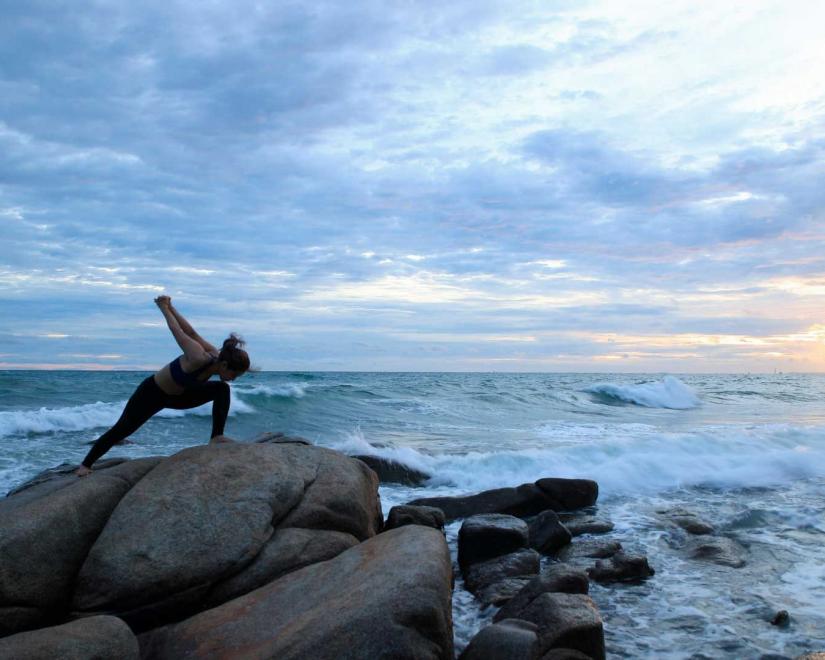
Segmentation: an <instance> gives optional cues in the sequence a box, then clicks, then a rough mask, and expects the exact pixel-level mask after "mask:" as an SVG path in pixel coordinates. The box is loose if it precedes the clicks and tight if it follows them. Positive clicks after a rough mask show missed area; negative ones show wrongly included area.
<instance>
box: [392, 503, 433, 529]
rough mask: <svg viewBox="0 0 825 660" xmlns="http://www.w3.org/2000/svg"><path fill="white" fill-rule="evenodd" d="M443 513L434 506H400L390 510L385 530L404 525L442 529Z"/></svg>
mask: <svg viewBox="0 0 825 660" xmlns="http://www.w3.org/2000/svg"><path fill="white" fill-rule="evenodd" d="M444 523H445V519H444V512H443V511H442V510H441V509H437V508H435V507H434V506H410V505H405V504H402V505H400V506H394V507H393V508H392V509H390V513H389V515H388V516H387V522H386V523H385V524H384V529H385V530H387V531H388V530H391V529H395V528H396V527H403V526H404V525H424V527H432V528H433V529H440V530H443V529H444Z"/></svg>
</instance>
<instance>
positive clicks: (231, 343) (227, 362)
mask: <svg viewBox="0 0 825 660" xmlns="http://www.w3.org/2000/svg"><path fill="white" fill-rule="evenodd" d="M245 344H246V342H245V341H244V340H243V339H241V338H240V337H238V335H236V334H235V333H234V332H233V333H232V334H231V335H229V337H227V338H226V339H224V341H223V347H222V348H221V352H220V354H219V355H218V360H219V362H220V365H219V367H218V375H219V376H220V378H221V380H235V379H236V378H237V377H238V376H243V375H244V374H245V373H246V372H247V370H248V369H249V355H248V354H247V352H246V351H245V350H243V348H241V347H242V346H244V345H245Z"/></svg>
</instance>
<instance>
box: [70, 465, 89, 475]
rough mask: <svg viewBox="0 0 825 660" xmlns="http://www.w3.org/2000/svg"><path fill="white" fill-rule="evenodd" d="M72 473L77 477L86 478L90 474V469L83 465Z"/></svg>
mask: <svg viewBox="0 0 825 660" xmlns="http://www.w3.org/2000/svg"><path fill="white" fill-rule="evenodd" d="M74 473H75V474H76V475H77V476H78V477H88V476H89V475H90V474H91V473H92V468H87V467H86V466H85V465H81V466H80V467H79V468H77V469H76V470H75V471H74Z"/></svg>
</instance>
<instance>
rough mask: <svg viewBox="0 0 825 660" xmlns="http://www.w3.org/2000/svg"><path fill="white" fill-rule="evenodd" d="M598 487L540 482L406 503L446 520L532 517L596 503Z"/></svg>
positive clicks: (583, 482)
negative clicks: (499, 515)
mask: <svg viewBox="0 0 825 660" xmlns="http://www.w3.org/2000/svg"><path fill="white" fill-rule="evenodd" d="M598 496H599V486H598V484H597V483H596V482H595V481H590V480H589V479H539V480H538V481H537V482H535V483H533V484H522V485H521V486H517V487H515V488H496V489H494V490H485V491H484V492H481V493H477V494H475V495H465V496H462V497H427V498H422V499H418V500H413V501H412V502H409V504H414V505H425V506H435V507H438V508H439V509H441V510H442V511H443V512H444V515H445V516H446V517H447V520H455V519H456V518H467V517H469V516H473V515H476V514H479V513H506V514H509V515H512V516H534V515H536V514H538V513H541V512H542V511H546V510H547V509H552V510H553V511H570V510H573V509H580V508H583V507H586V506H592V505H593V504H595V503H596V500H597V499H598Z"/></svg>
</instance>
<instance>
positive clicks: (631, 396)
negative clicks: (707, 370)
mask: <svg viewBox="0 0 825 660" xmlns="http://www.w3.org/2000/svg"><path fill="white" fill-rule="evenodd" d="M584 391H585V392H589V393H591V394H600V395H602V396H607V397H611V398H614V399H618V400H619V401H625V402H627V403H635V404H637V405H639V406H645V407H647V408H672V409H675V410H685V409H687V408H695V407H696V406H698V405H699V404H700V403H701V401H700V400H699V397H698V396H696V393H695V392H694V391H693V390H692V389H691V388H690V387H688V386H687V385H685V384H684V383H683V382H682V381H681V380H679V379H678V378H676V377H674V376H665V377H664V378H663V379H662V380H660V381H656V382H653V383H640V384H638V385H617V384H615V383H598V384H596V385H592V386H591V387H588V388H586V389H585V390H584Z"/></svg>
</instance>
